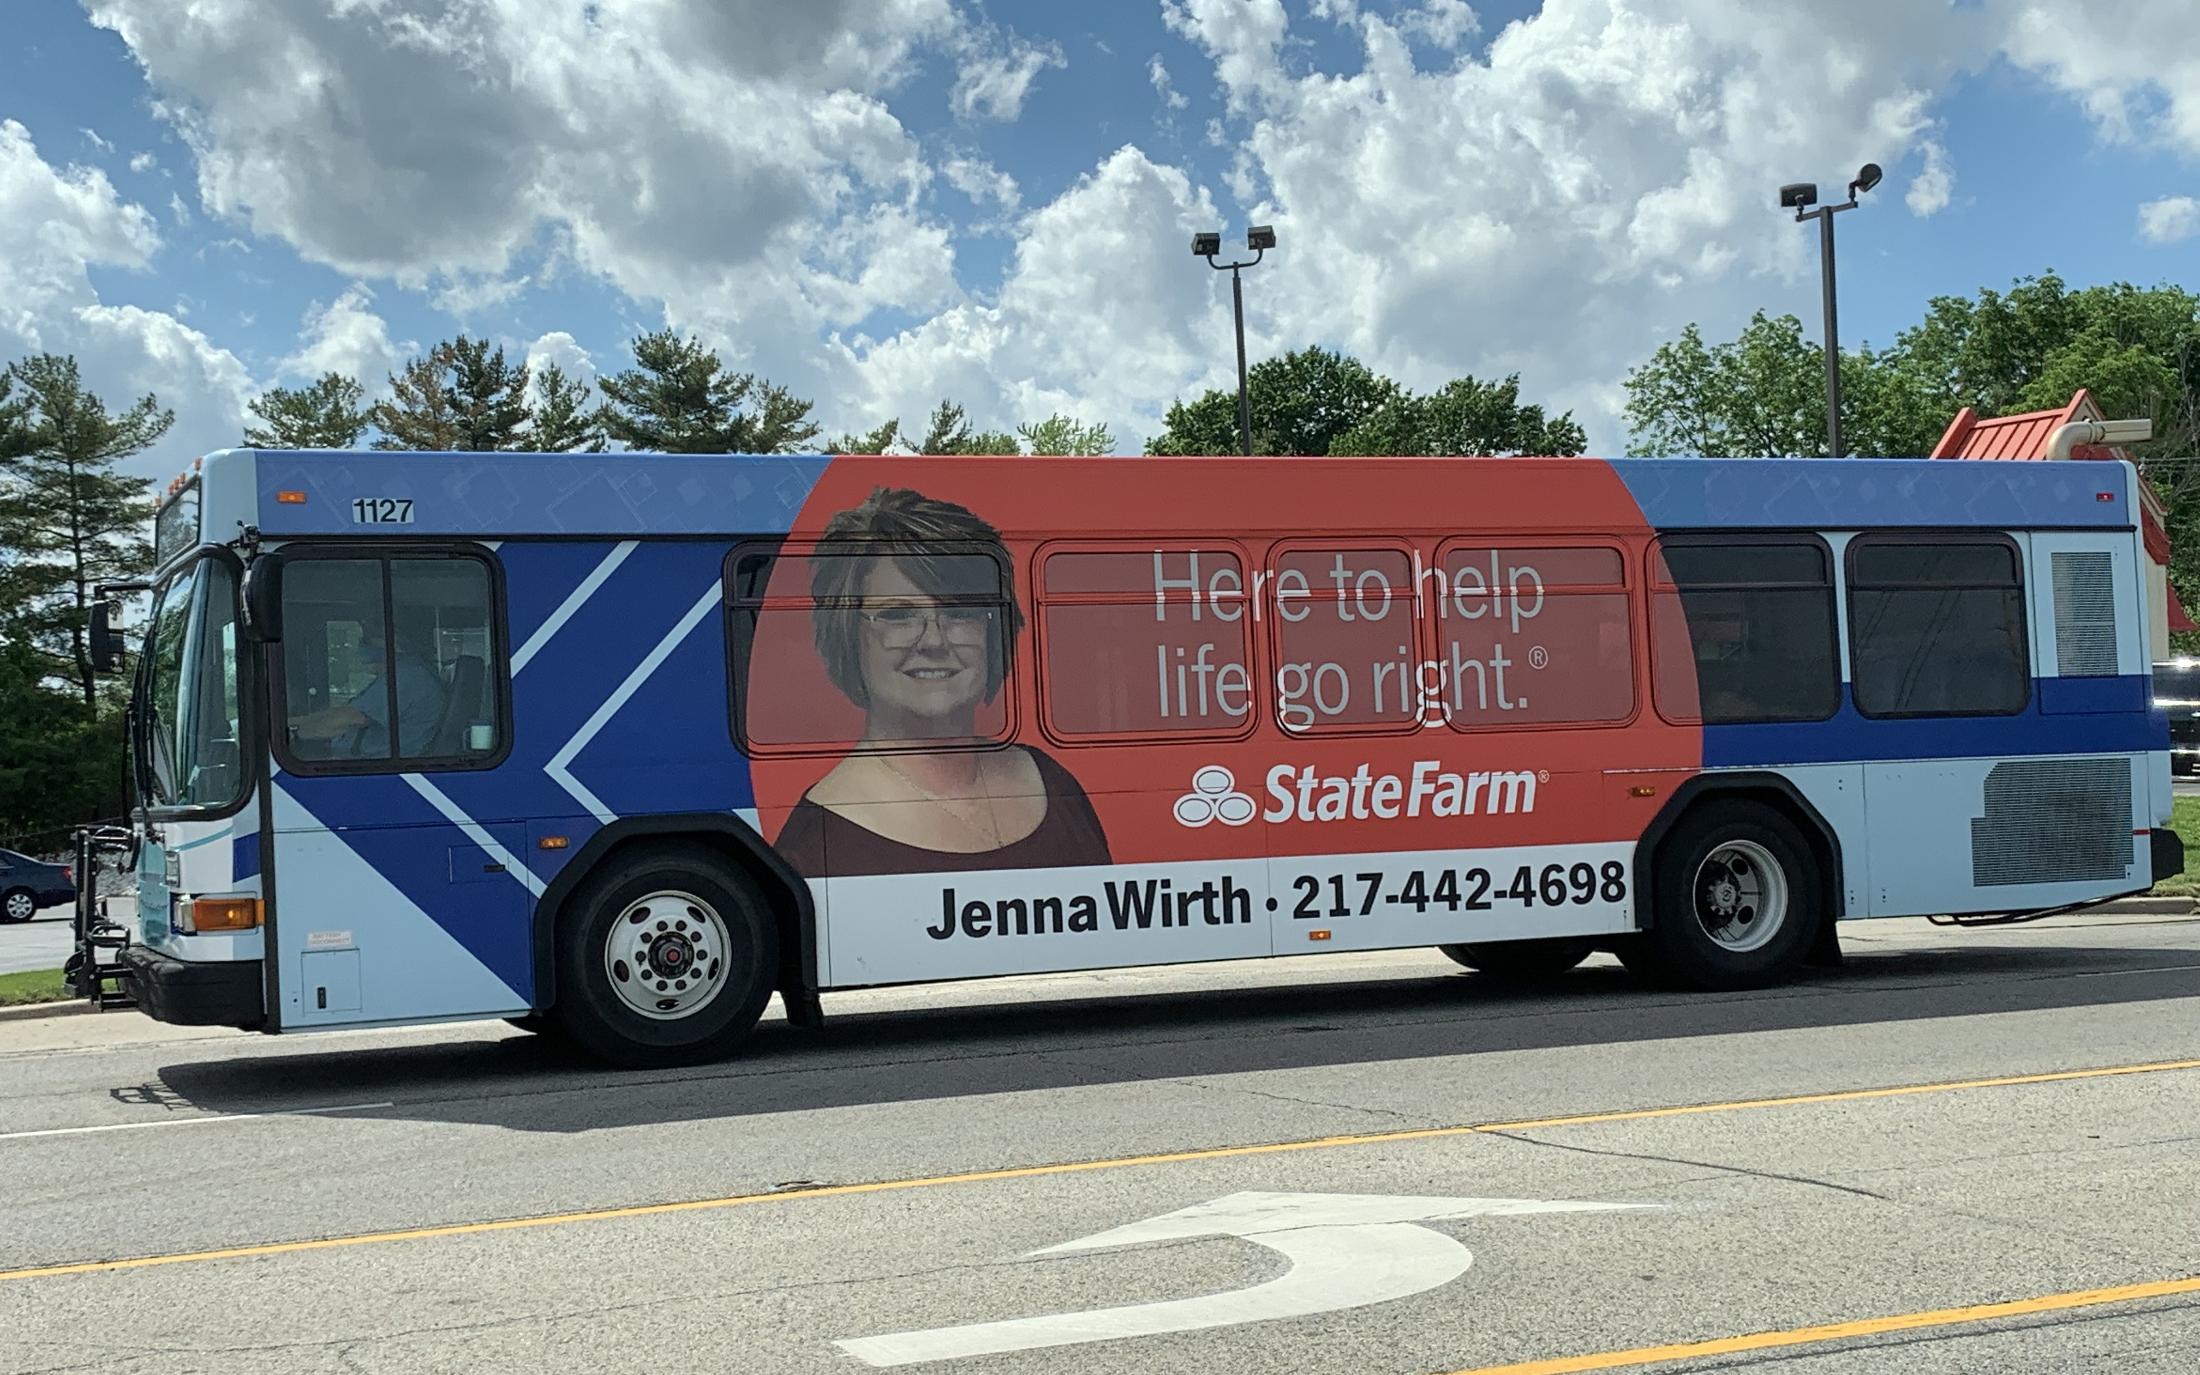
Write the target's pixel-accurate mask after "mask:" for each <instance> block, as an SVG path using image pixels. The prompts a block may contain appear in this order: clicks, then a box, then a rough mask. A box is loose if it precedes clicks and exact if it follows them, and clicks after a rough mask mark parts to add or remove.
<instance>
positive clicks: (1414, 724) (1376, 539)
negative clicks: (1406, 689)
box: [1259, 535, 1434, 740]
mask: <svg viewBox="0 0 2200 1375" xmlns="http://www.w3.org/2000/svg"><path fill="white" fill-rule="evenodd" d="M1426 547H1427V537H1426V536H1417V535H1325V536H1319V537H1313V538H1289V539H1279V540H1274V541H1272V542H1270V544H1269V545H1268V548H1267V550H1266V552H1265V553H1264V554H1263V556H1262V559H1261V563H1260V565H1259V566H1260V569H1261V573H1262V576H1263V579H1264V581H1263V584H1262V588H1261V596H1262V602H1261V615H1262V617H1263V619H1265V620H1266V621H1267V622H1268V633H1267V634H1266V635H1264V636H1262V637H1261V638H1262V639H1264V640H1265V641H1266V642H1267V650H1268V672H1267V674H1266V675H1265V676H1264V677H1263V679H1262V680H1261V681H1262V682H1263V683H1264V684H1265V687H1264V691H1265V693H1266V695H1267V697H1268V707H1269V714H1270V716H1271V717H1272V719H1273V720H1274V721H1275V723H1276V729H1277V730H1278V731H1279V732H1281V733H1282V734H1283V736H1284V738H1285V739H1288V740H1316V739H1322V738H1325V737H1330V736H1374V737H1382V736H1402V735H1413V734H1416V733H1418V732H1420V731H1423V730H1426V729H1427V727H1426V726H1424V725H1423V724H1422V722H1421V712H1420V710H1419V708H1418V705H1416V708H1415V710H1413V711H1411V712H1408V713H1407V714H1406V715H1405V716H1404V717H1403V718H1402V719H1400V720H1398V721H1396V722H1387V721H1386V722H1379V723H1378V722H1364V721H1352V722H1340V723H1336V724H1331V725H1323V724H1322V723H1321V722H1320V721H1319V720H1317V721H1315V722H1314V723H1313V724H1312V725H1309V726H1307V727H1305V728H1303V729H1293V728H1292V727H1289V726H1286V725H1285V724H1284V723H1283V707H1282V704H1281V702H1280V701H1279V700H1278V685H1277V682H1276V679H1277V677H1278V675H1280V674H1281V673H1282V671H1283V665H1284V663H1285V659H1284V655H1283V647H1282V635H1283V630H1284V627H1285V626H1286V625H1296V624H1298V622H1296V621H1286V620H1285V619H1284V617H1283V615H1282V613H1281V611H1280V609H1279V608H1278V606H1277V604H1276V593H1277V590H1278V589H1277V584H1278V583H1279V582H1280V581H1281V577H1282V572H1283V561H1284V559H1286V558H1288V557H1290V556H1291V555H1293V554H1303V553H1309V552H1311V553H1370V552H1385V553H1396V554H1398V555H1400V556H1401V557H1402V558H1404V559H1405V562H1406V569H1407V573H1406V577H1407V580H1408V581H1409V582H1410V583H1411V584H1412V587H1413V600H1412V603H1411V605H1410V606H1409V608H1408V614H1409V616H1410V617H1411V620H1410V624H1411V625H1412V626H1413V666H1414V669H1415V672H1416V674H1418V672H1419V669H1420V666H1421V665H1422V664H1424V663H1427V662H1428V661H1429V655H1430V653H1431V651H1432V650H1433V648H1434V646H1433V644H1432V643H1431V640H1430V635H1431V632H1430V629H1429V620H1428V607H1427V604H1426V600H1425V599H1424V598H1423V597H1422V595H1421V584H1420V580H1419V579H1417V578H1415V577H1413V574H1412V570H1413V568H1414V566H1415V559H1416V558H1417V557H1418V556H1419V554H1420V552H1421V550H1422V549H1424V548H1426ZM1321 595H1322V593H1321V590H1320V588H1319V587H1310V588H1309V589H1308V596H1309V599H1310V600H1319V599H1320V597H1321ZM1415 692H1416V703H1418V688H1416V689H1415Z"/></svg>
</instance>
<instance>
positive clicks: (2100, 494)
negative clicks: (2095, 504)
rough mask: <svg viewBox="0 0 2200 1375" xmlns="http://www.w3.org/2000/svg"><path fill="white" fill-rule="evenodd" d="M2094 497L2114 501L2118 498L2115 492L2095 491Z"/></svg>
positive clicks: (2097, 499) (2098, 499) (2096, 499)
mask: <svg viewBox="0 0 2200 1375" xmlns="http://www.w3.org/2000/svg"><path fill="white" fill-rule="evenodd" d="M2093 499H2094V500H2095V501H2114V500H2115V499H2116V494H2115V493H2114V492H2095V493H2094V494H2093Z"/></svg>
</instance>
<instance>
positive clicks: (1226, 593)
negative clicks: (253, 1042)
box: [78, 450, 2184, 1066]
mask: <svg viewBox="0 0 2200 1375" xmlns="http://www.w3.org/2000/svg"><path fill="white" fill-rule="evenodd" d="M2138 481H2139V479H2138V476H2137V474H2136V473H2135V471H2134V470H2133V469H2132V468H2131V467H2130V466H2129V465H2128V464H2116V463H2109V462H2099V461H2085V462H2037V463H1993V462H1966V463H1948V462H1934V461H1929V460H1891V459H1890V460H1879V459H1843V460H1796V461H1788V460H1747V461H1730V460H1713V459H1672V460H1614V461H1603V460H1596V459H1588V458H1566V459H1537V458H1502V459H1484V458H1441V459H1425V458H1398V459H1390V458H1352V459H1326V458H1280V459H1267V458H1250V459H1248V458H1235V457H1214V458H1195V459H1176V458H1137V459H1132V458H994V457H895V456H831V455H807V456H787V455H762V456H757V455H662V454H640V453H634V454H626V453H620V454H516V453H486V454H484V453H402V452H377V453H371V454H368V453H345V452H327V451H318V452H275V451H249V450H226V451H222V452H218V453H214V454H211V455H209V456H207V457H206V458H204V459H203V460H201V461H200V463H199V465H198V467H197V470H196V471H195V472H194V473H193V474H191V475H189V476H188V477H187V478H184V479H179V481H178V482H177V483H175V484H173V486H172V490H171V492H170V494H169V496H168V497H167V499H166V500H165V501H164V502H163V504H162V506H161V508H160V511H159V514H158V518H157V520H156V522H155V525H156V545H157V560H158V567H157V569H156V571H155V573H154V574H153V576H152V578H151V581H150V584H149V585H148V586H147V587H146V588H145V589H143V590H144V591H145V592H146V593H147V594H148V595H149V598H150V608H151V609H150V615H149V619H148V621H147V623H146V625H145V628H144V633H143V635H142V638H141V639H140V640H139V642H138V647H137V672H136V678H135V693H134V703H135V704H134V708H133V712H132V722H133V724H132V730H131V741H132V752H133V755H134V763H135V773H136V778H137V783H138V797H139V803H138V808H137V812H136V816H135V819H134V822H133V824H132V826H131V827H130V831H129V835H128V836H127V837H126V838H122V839H121V840H119V842H118V843H120V844H122V845H123V846H124V847H125V848H126V850H127V851H128V853H129V854H130V855H134V856H135V859H134V865H135V871H136V875H137V884H138V889H137V906H136V915H135V918H134V919H133V920H132V921H131V922H130V924H128V925H127V926H126V927H123V926H120V925H118V924H113V923H108V924H104V925H103V924H102V922H101V921H100V919H99V918H98V917H97V916H96V914H95V915H87V916H84V917H83V918H82V919H81V921H80V925H81V927H82V938H83V940H84V941H85V942H86V948H85V950H84V951H83V952H82V957H81V958H80V961H79V965H78V977H79V978H80V980H81V981H82V984H83V990H82V991H86V992H88V993H92V994H95V995H96V994H99V993H102V992H104V993H106V995H107V996H109V997H110V998H126V999H128V1000H130V1001H133V1002H134V1003H135V1005H136V1006H137V1007H139V1008H140V1009H142V1010H143V1011H144V1012H146V1013H148V1014H150V1015H151V1016H153V1017H155V1018H159V1019H161V1020H164V1021H169V1022H178V1023H192V1024H208V1025H227V1026H234V1027H239V1028H244V1029H254V1030H259V1031H263V1032H294V1031H308V1030H316V1029H323V1028H336V1027H363V1026H391V1025H398V1024H417V1023H426V1022H436V1021H445V1020H454V1021H455V1020H460V1019H491V1018H499V1017H501V1018H507V1019H511V1020H513V1021H514V1022H516V1023H518V1024H520V1025H523V1026H527V1027H531V1028H539V1029H543V1030H547V1031H554V1032H556V1033H559V1034H562V1035H563V1036H565V1037H568V1038H570V1039H571V1040H572V1041H574V1042H575V1043H577V1044H578V1045H580V1046H581V1047H584V1048H585V1049H586V1050H588V1051H591V1052H593V1053H594V1054H596V1055H597V1056H600V1057H603V1058H605V1059H607V1060H610V1061H613V1062H615V1063H620V1064H625V1065H635V1066H648V1065H670V1064H680V1063H691V1062H696V1061H701V1060H705V1059H709V1058H713V1057H719V1056H723V1055H725V1054H727V1053H728V1052H730V1051H731V1049H732V1048H733V1047H734V1046H735V1045H736V1043H737V1042H738V1041H739V1040H740V1039H741V1037H742V1036H743V1035H744V1034H745V1033H746V1032H747V1031H748V1030H749V1029H750V1028H751V1027H752V1026H753V1024H754V1023H755V1022H756V1021H757V1020H758V1018H759V1016H760V1014H761V1013H762V1012H763V1010H764V1009H765V1007H766V1005H767V1003H768V1002H769V1000H770V999H771V997H772V995H774V994H775V993H776V994H777V995H778V996H779V998H780V999H781V1001H782V1003H783V1006H784V1009H785V1013H786V1015H787V1017H788V1018H789V1019H790V1020H791V1021H792V1022H794V1023H796V1024H797V1025H803V1026H812V1025H816V1024H817V1023H818V1022H819V1020H820V1018H821V1003H820V997H819V995H820V994H821V993H824V992H826V991H829V990H834V989H852V988H865V987H875V986H880V985H888V984H910V983H922V982H928V981H941V980H954V979H967V978H973V977H979V976H989V975H1013V974H1030V973H1039V972H1047V971H1063V970H1087V969H1099V968H1109V967H1121V966H1133V965H1158V964H1167V963H1178V962H1196V961H1218V960H1234V959H1240V958H1245V957H1252V956H1272V955H1294V954H1323V953H1329V952H1335V951H1345V950H1360V951H1366V950H1379V949H1394V948H1405V947H1419V946H1432V947H1437V948H1439V949H1441V950H1442V951H1444V952H1445V953H1446V954H1447V955H1449V956H1451V957H1452V958H1453V959H1455V960H1457V961H1458V962H1459V963H1461V964H1463V965H1466V966H1468V967H1470V968H1473V969H1476V970H1480V971H1483V972H1484V973H1486V974H1488V975H1491V976H1501V977H1523V976H1535V977H1542V976H1548V975H1553V974H1556V973H1558V972H1560V971H1563V970H1566V969H1568V968H1570V967H1572V966H1573V965H1575V964H1577V963H1578V962H1580V961H1581V960H1583V959H1584V958H1585V957H1587V956H1588V955H1589V954H1590V953H1592V952H1594V951H1599V950H1601V951H1607V952H1611V953H1614V954H1616V955H1617V956H1618V958H1619V959H1620V960H1622V961H1624V962H1625V963H1626V964H1627V965H1628V966H1629V967H1630V968H1632V969H1634V970H1637V971H1640V972H1641V973H1643V974H1645V975H1646V976H1648V977H1650V978H1653V979H1656V980H1660V981H1664V982H1668V983H1673V984H1679V985H1685V986H1691V987H1695V988H1703V989H1734V988H1744V987H1751V986H1759V985H1764V984H1769V983H1773V982H1776V981H1780V980H1783V979H1786V978H1789V977H1791V976H1793V975H1795V974H1796V973H1797V972H1798V971H1799V970H1800V969H1801V968H1802V967H1803V966H1804V965H1806V964H1808V963H1811V962H1814V961H1824V960H1828V959H1832V958H1836V957H1837V956H1838V949H1839V946H1838V931H1837V925H1836V924H1837V923H1838V922H1843V921H1856V920H1868V919H1871V918H1878V917H1899V916H1918V915H1926V916H1955V917H1984V916H1999V917H2003V918H2008V919H2021V918H2023V917H2027V916H2031V915H2037V914H2042V913H2047V912H2055V911H2063V910H2068V909H2073V908H2076V907H2079V906H2082V905H2085V904H2090V903H2095V902H2099V901H2105V900H2107V899H2109V898H2112V897H2115V896H2118V895H2122V894H2127V893H2132V892H2137V891H2141V890H2144V889H2146V888H2148V887H2149V886H2150V885H2152V884H2153V883H2154V882H2155V881H2156V880H2157V879H2159V878H2162V877H2164V876H2165V875H2168V874H2173V873H2177V872H2180V871H2181V870H2182V868H2183V863H2184V860H2183V851H2182V847H2181V845H2180V843H2179V841H2178V839H2177V837H2176V835H2175V834H2174V832H2172V831H2170V830H2168V829H2167V821H2168V818H2169V815H2170V799H2171V791H2170V769H2169V737H2168V728H2167V724H2166V722H2165V720H2164V718H2163V716H2162V714H2161V713H2160V712H2159V711H2157V710H2156V709H2155V708H2154V705H2153V702H2152V697H2151V692H2150V687H2149V669H2150V665H2151V664H2152V662H2153V660H2154V657H2155V655H2156V653H2157V651H2158V648H2159V647H2157V646H2153V645H2150V644H2149V643H2148V630H2147V617H2146V615H2145V602H2144V590H2143V589H2144V582H2143V579H2142V576H2141V570H2142V568H2143V567H2144V563H2143V561H2144V558H2145V554H2144V551H2143V549H2142V548H2141V545H2140V535H2139V532H2138V530H2137V528H2136V526H2137V520H2136V515H2137V512H2138V510H2139V506H2138V491H2137V483H2138ZM95 621H96V622H97V623H98V624H97V625H96V626H95V630H96V632H97V633H96V634H95V639H96V640H98V641H99V642H100V650H101V653H102V655H103V656H104V657H113V655H112V651H113V648H114V645H115V644H116V643H117V642H118V640H119V632H117V631H115V630H114V629H113V628H112V625H111V620H110V616H109V607H108V606H107V605H106V604H105V603H103V604H102V605H101V606H100V607H99V608H97V609H96V611H95ZM88 843H89V842H88ZM91 886H92V885H90V884H87V885H86V887H87V889H90V887H91ZM108 955H112V956H113V958H112V959H107V958H106V957H107V956H108Z"/></svg>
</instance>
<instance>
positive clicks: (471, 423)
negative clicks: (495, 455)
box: [442, 334, 530, 452]
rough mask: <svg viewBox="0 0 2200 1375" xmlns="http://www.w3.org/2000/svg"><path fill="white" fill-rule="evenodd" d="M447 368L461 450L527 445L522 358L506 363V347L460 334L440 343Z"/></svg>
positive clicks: (485, 450)
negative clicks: (492, 346) (492, 344)
mask: <svg viewBox="0 0 2200 1375" xmlns="http://www.w3.org/2000/svg"><path fill="white" fill-rule="evenodd" d="M442 347H443V349H444V350H445V353H444V366H445V367H446V368H448V369H449V370H450V388H451V399H452V402H453V407H452V409H453V412H454V414H455V418H456V421H457V425H458V443H457V445H456V446H455V447H457V448H459V449H464V450H469V451H474V452H487V451H491V450H497V449H524V448H527V447H528V442H527V431H528V420H529V418H530V417H529V411H528V405H527V391H528V372H527V364H526V362H525V361H524V360H523V361H519V362H507V361H506V359H505V357H504V348H503V346H502V345H499V346H498V347H497V348H495V349H494V350H492V349H491V348H490V347H489V341H488V340H486V339H469V338H468V337H466V336H465V335H463V334H461V335H459V336H458V337H457V338H456V339H453V340H451V341H450V342H449V343H447V344H445V345H443V346H442Z"/></svg>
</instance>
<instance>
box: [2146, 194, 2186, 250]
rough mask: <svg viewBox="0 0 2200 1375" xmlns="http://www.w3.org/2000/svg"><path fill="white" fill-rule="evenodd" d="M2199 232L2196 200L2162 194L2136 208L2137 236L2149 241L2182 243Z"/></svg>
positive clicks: (2152, 242) (2154, 242)
mask: <svg viewBox="0 0 2200 1375" xmlns="http://www.w3.org/2000/svg"><path fill="white" fill-rule="evenodd" d="M2195 234H2200V200H2194V199H2193V198H2192V197H2190V196H2164V197H2162V198H2161V199H2160V200H2154V201H2148V202H2147V203H2146V204H2144V205H2142V206H2140V207H2139V237H2140V238H2142V239H2145V240H2146V241H2147V242H2148V243H2151V244H2173V243H2182V242H2184V241H2185V240H2186V239H2189V238H2191V237H2192V236H2193V235H2195Z"/></svg>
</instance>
